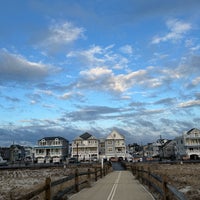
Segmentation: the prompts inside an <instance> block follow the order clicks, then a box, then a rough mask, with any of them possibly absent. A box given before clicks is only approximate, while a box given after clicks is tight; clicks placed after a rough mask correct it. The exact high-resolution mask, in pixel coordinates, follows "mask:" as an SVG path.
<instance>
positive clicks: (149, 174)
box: [148, 167, 151, 190]
mask: <svg viewBox="0 0 200 200" xmlns="http://www.w3.org/2000/svg"><path fill="white" fill-rule="evenodd" d="M148 188H149V190H150V189H151V172H150V167H148Z"/></svg>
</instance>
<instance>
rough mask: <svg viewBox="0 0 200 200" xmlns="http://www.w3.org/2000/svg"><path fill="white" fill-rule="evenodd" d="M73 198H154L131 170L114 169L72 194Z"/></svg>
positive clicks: (91, 199) (113, 199)
mask: <svg viewBox="0 0 200 200" xmlns="http://www.w3.org/2000/svg"><path fill="white" fill-rule="evenodd" d="M69 199H71V200H86V199H87V200H152V199H154V198H153V197H152V196H151V194H150V193H149V192H148V191H147V190H146V189H145V188H144V187H143V186H142V185H141V184H140V183H139V182H138V180H136V179H135V177H134V176H133V175H132V174H131V172H129V171H122V170H121V171H113V172H111V173H110V174H108V175H107V176H106V177H104V178H102V179H101V180H99V181H98V182H96V183H95V184H94V185H93V186H92V187H91V188H85V189H83V190H81V191H80V192H79V193H77V194H75V195H73V196H71V197H70V198H69Z"/></svg>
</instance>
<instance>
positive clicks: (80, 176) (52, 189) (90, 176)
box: [12, 165, 110, 200]
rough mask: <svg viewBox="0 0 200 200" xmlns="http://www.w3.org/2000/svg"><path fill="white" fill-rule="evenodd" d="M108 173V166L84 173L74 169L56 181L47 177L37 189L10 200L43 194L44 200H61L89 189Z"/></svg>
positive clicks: (19, 199)
mask: <svg viewBox="0 0 200 200" xmlns="http://www.w3.org/2000/svg"><path fill="white" fill-rule="evenodd" d="M109 171H110V166H109V165H104V168H103V169H102V168H101V167H94V168H88V169H87V171H86V172H79V169H78V168H76V169H75V170H74V173H73V174H70V175H69V176H67V177H64V178H62V179H59V180H56V181H52V180H51V178H50V177H47V178H46V181H45V183H44V184H43V185H42V186H40V187H39V188H37V189H35V190H33V191H31V192H29V193H27V194H24V195H22V196H20V197H18V198H12V199H13V200H29V199H32V198H34V197H36V196H37V195H41V194H43V199H45V200H61V199H62V198H63V197H64V196H65V195H68V194H70V193H73V192H79V191H80V189H82V188H84V187H90V186H91V182H92V181H97V180H98V178H102V177H103V176H106V175H107V174H108V173H109ZM56 187H57V188H56Z"/></svg>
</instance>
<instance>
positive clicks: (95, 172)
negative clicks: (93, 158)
mask: <svg viewBox="0 0 200 200" xmlns="http://www.w3.org/2000/svg"><path fill="white" fill-rule="evenodd" d="M94 174H95V181H97V168H96V167H95V168H94Z"/></svg>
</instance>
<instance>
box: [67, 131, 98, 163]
mask: <svg viewBox="0 0 200 200" xmlns="http://www.w3.org/2000/svg"><path fill="white" fill-rule="evenodd" d="M71 156H72V157H75V158H77V159H78V161H96V160H98V159H99V140H98V139H97V138H96V137H94V136H92V135H91V134H90V133H88V132H86V133H84V134H82V135H80V136H78V137H76V138H75V139H74V140H73V141H72V148H71Z"/></svg>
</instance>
